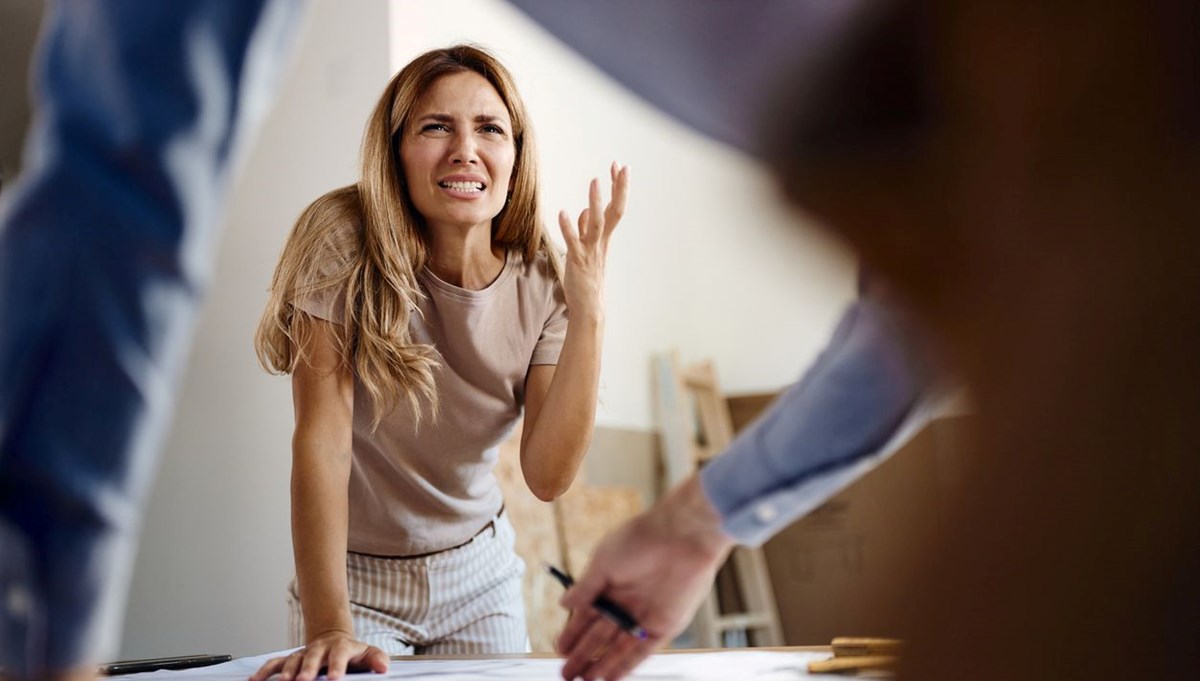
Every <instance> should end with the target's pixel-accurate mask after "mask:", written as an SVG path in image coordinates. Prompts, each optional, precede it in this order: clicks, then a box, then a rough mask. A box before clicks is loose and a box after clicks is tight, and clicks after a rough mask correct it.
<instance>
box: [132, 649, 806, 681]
mask: <svg viewBox="0 0 1200 681" xmlns="http://www.w3.org/2000/svg"><path fill="white" fill-rule="evenodd" d="M290 652H291V650H284V651H280V652H276V653H268V654H266V655H258V656H255V657H243V658H238V659H236V660H233V661H231V662H225V663H224V664H218V665H213V666H211V667H202V668H199V669H185V670H181V671H159V672H147V673H144V674H131V675H129V676H128V677H126V678H128V679H129V680H130V681H134V680H135V679H136V680H144V679H161V680H162V681H175V680H178V681H184V680H185V679H211V680H212V681H245V679H246V678H247V677H249V676H250V675H251V674H252V673H254V672H255V671H256V670H257V669H258V668H259V667H260V666H262V664H263V663H264V662H266V661H267V660H269V659H271V658H273V657H280V656H282V655H287V654H288V653H290ZM828 657H829V653H809V652H784V651H764V650H723V651H718V652H707V653H669V654H660V655H652V656H651V657H650V658H649V659H647V660H646V661H645V662H643V663H642V664H641V666H639V667H638V668H637V669H636V670H635V671H634V673H633V674H631V675H629V676H627V677H626V678H627V679H628V680H629V681H732V680H735V679H736V680H737V681H794V680H795V679H807V678H828V677H827V676H825V677H815V676H813V677H810V676H809V674H808V673H807V671H806V670H807V668H808V663H809V662H811V661H813V660H821V659H826V658H828ZM562 664H563V661H562V660H561V659H556V658H530V659H522V658H507V657H498V658H495V659H490V660H489V659H470V660H427V659H422V658H421V657H420V656H416V657H409V658H405V659H400V660H392V662H391V664H390V666H389V669H388V672H387V674H353V675H347V676H346V677H344V678H346V679H349V680H351V681H375V680H376V679H378V680H379V681H383V680H384V679H410V680H412V681H487V680H488V679H521V680H522V681H561V679H562V676H561V670H562ZM319 678H320V679H324V678H325V677H324V676H321V677H319Z"/></svg>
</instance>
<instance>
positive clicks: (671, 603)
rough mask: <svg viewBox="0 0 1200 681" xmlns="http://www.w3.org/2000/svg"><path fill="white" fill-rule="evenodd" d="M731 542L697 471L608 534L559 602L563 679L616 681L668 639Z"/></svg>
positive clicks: (689, 613) (700, 595) (704, 590)
mask: <svg viewBox="0 0 1200 681" xmlns="http://www.w3.org/2000/svg"><path fill="white" fill-rule="evenodd" d="M732 547H733V541H732V540H731V539H730V538H729V537H728V536H727V535H725V534H724V533H723V532H722V531H721V521H720V516H718V515H717V513H716V511H715V510H714V509H713V508H712V506H711V504H709V502H708V499H707V498H705V496H704V492H703V491H702V490H701V488H700V484H699V478H697V477H696V476H693V477H691V478H689V479H688V480H687V481H686V482H684V483H683V484H681V485H680V486H679V487H677V488H675V489H674V490H672V491H671V492H670V493H669V494H668V495H667V496H666V497H665V498H664V499H662V500H661V501H660V502H659V503H658V504H656V505H655V506H654V507H652V508H651V509H650V510H648V511H647V512H645V513H643V514H642V515H640V516H638V517H636V518H634V519H633V520H630V521H629V522H627V523H626V524H625V525H623V526H621V527H620V528H618V529H617V530H616V531H614V532H613V533H611V534H610V535H608V537H606V538H605V539H604V541H602V542H601V543H600V545H599V546H598V547H597V548H596V551H595V553H594V554H593V555H592V559H591V562H590V563H589V565H588V567H587V570H586V571H585V572H584V573H583V574H582V575H581V576H580V577H579V580H578V581H577V582H576V583H575V584H574V586H571V587H570V588H569V589H568V590H567V593H566V594H564V595H563V598H562V600H561V601H560V602H561V603H562V605H563V606H564V607H566V608H569V609H570V610H571V617H570V619H569V620H568V621H567V625H566V627H564V628H563V631H562V633H561V634H560V635H559V638H558V642H557V649H558V652H559V653H560V654H562V655H563V656H564V657H565V658H566V661H565V663H564V664H563V670H562V676H563V678H564V679H568V680H571V679H575V678H578V677H583V676H586V677H587V678H591V679H600V678H603V679H607V680H608V681H617V680H618V679H620V678H622V677H624V676H625V675H627V674H628V673H629V672H630V671H632V670H633V668H634V667H636V666H637V665H638V664H639V663H640V662H641V661H642V660H644V659H645V658H646V657H647V656H649V655H650V654H651V653H653V652H654V651H655V650H657V649H659V648H661V647H662V646H663V645H664V644H665V643H668V642H670V641H671V640H672V639H673V638H674V637H675V636H677V635H678V634H679V633H680V632H681V631H683V629H684V628H685V627H686V626H687V624H688V622H690V621H691V617H692V614H693V613H695V611H696V609H697V608H698V607H699V605H700V603H701V602H702V601H703V600H704V598H705V596H707V595H708V592H709V590H710V589H711V588H712V583H713V578H714V576H715V574H716V571H717V568H718V567H719V566H720V564H721V562H722V561H723V560H724V558H725V556H726V555H728V553H729V550H730V549H731V548H732ZM614 611H615V612H614ZM622 616H624V617H626V618H628V620H625V619H623V618H622ZM643 634H644V635H643Z"/></svg>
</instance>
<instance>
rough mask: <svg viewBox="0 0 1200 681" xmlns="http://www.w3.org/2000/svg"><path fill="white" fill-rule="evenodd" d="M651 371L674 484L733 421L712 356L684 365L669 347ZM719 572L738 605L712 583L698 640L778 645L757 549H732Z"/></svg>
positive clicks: (725, 436) (717, 444) (723, 440)
mask: <svg viewBox="0 0 1200 681" xmlns="http://www.w3.org/2000/svg"><path fill="white" fill-rule="evenodd" d="M654 373H655V384H656V387H657V393H658V408H659V424H660V428H661V435H662V445H663V459H664V463H665V466H664V468H665V473H666V482H667V485H668V486H674V485H676V484H678V483H679V482H681V481H682V480H683V479H684V478H686V477H688V476H689V475H691V474H692V473H693V472H695V471H696V469H697V468H699V467H700V466H702V465H703V464H704V463H705V462H706V461H708V460H709V459H711V458H712V457H714V456H716V455H718V454H720V453H721V452H723V451H725V449H726V448H727V447H728V446H729V443H730V442H731V441H732V440H733V422H732V420H731V419H730V416H729V405H728V404H727V403H726V402H725V398H724V396H723V395H722V394H721V391H720V388H719V386H718V384H717V374H716V371H715V369H714V368H713V363H712V362H711V361H705V362H700V363H697V364H693V365H689V366H687V367H683V366H681V365H680V362H679V356H678V354H677V353H675V352H671V353H669V354H665V355H658V356H656V357H655V359H654ZM721 571H722V574H723V575H726V574H728V575H730V576H731V581H732V584H733V588H734V590H735V591H736V593H735V594H732V595H733V596H734V597H733V598H727V599H726V600H729V601H734V602H735V603H740V605H741V607H740V608H739V607H736V606H734V607H732V608H731V607H729V605H728V604H724V603H722V602H721V601H720V600H719V599H718V590H717V589H716V588H715V585H714V589H713V591H712V592H710V593H709V595H708V598H706V599H705V601H704V604H703V605H702V606H701V607H700V610H699V611H697V613H696V618H695V620H694V625H695V632H696V639H697V640H696V643H697V645H698V646H699V647H701V648H721V647H730V646H733V645H736V644H737V643H739V642H742V645H747V644H749V645H756V646H781V645H783V632H782V629H781V628H780V625H779V610H778V608H777V607H776V604H775V592H774V590H773V589H772V588H771V577H770V575H769V574H768V572H767V563H766V559H765V558H764V557H763V553H762V550H761V549H757V548H754V549H752V548H746V547H741V546H739V547H737V548H735V549H734V550H733V554H732V556H731V557H730V559H729V561H727V562H726V564H725V566H724V567H722V568H721ZM719 581H720V578H719ZM726 595H729V594H728V593H726ZM722 606H725V607H722ZM730 610H734V611H733V612H729V611H730Z"/></svg>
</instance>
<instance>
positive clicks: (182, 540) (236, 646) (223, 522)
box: [121, 0, 388, 657]
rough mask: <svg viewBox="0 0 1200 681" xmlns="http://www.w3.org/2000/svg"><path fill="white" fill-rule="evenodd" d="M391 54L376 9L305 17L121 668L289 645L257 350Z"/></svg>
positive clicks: (156, 516)
mask: <svg viewBox="0 0 1200 681" xmlns="http://www.w3.org/2000/svg"><path fill="white" fill-rule="evenodd" d="M387 41H388V38H387V7H386V4H385V3H383V2H381V1H377V2H354V3H347V2H340V1H336V0H319V1H317V2H314V3H312V5H311V10H310V14H309V16H308V17H307V21H306V28H305V33H304V35H303V36H302V38H301V41H300V43H299V44H298V45H297V49H296V54H295V56H294V61H293V63H292V64H291V67H290V71H289V72H288V74H287V77H286V78H285V80H284V82H283V83H282V88H281V91H280V93H279V97H278V99H277V101H276V104H275V108H274V111H273V112H272V113H271V115H270V116H269V117H268V118H267V120H266V122H265V124H264V125H263V127H262V129H261V130H260V131H259V135H258V138H257V141H256V144H255V147H254V148H253V149H252V151H251V152H250V154H249V156H248V158H246V160H245V164H244V166H243V167H242V169H241V173H240V179H239V181H238V184H237V188H236V190H235V192H234V194H233V197H232V201H231V204H230V207H229V211H228V216H227V219H226V224H225V227H224V235H223V238H222V243H221V248H220V253H219V256H218V263H217V268H216V273H215V274H216V276H215V277H214V281H213V285H212V287H211V289H210V290H209V294H208V301H207V303H206V305H205V308H204V311H203V314H202V317H201V319H200V323H199V325H198V328H197V331H196V336H195V339H194V341H193V347H192V353H191V359H190V362H189V366H188V368H187V371H186V373H185V375H184V380H183V386H182V391H181V393H180V394H179V396H178V404H177V411H176V415H175V422H174V426H173V428H172V432H171V434H170V436H169V439H168V441H167V444H166V449H165V451H164V453H163V460H162V463H161V467H160V470H159V475H158V480H157V482H156V484H155V487H154V490H153V493H152V495H151V499H150V504H149V508H148V512H147V514H146V520H145V528H144V532H143V535H142V546H141V550H140V552H139V555H138V560H137V566H136V568H135V572H134V577H133V579H134V581H133V585H132V590H131V596H130V602H129V609H128V612H127V615H126V625H125V636H124V642H123V644H122V649H121V655H122V657H154V656H160V655H171V654H185V653H194V652H200V651H208V652H228V653H233V654H235V655H247V654H251V653H261V652H265V651H268V650H278V649H280V648H282V647H284V646H285V645H286V643H287V629H286V623H287V617H286V610H285V607H284V587H285V586H286V583H287V580H288V579H290V577H291V575H292V549H291V536H290V530H289V522H288V508H289V506H288V505H289V499H288V474H289V469H290V458H291V453H290V446H291V429H292V403H291V391H290V384H289V383H288V381H287V379H286V378H279V377H272V376H268V375H267V374H265V373H264V372H263V371H262V369H260V368H259V367H258V364H257V362H256V360H255V357H254V351H253V347H252V338H253V334H254V328H255V326H256V325H257V323H258V318H259V315H260V314H261V313H262V310H263V307H264V305H265V304H266V299H267V296H266V290H267V286H268V284H269V282H270V277H271V273H272V271H273V269H274V266H275V262H276V261H277V259H278V257H279V252H280V250H281V248H282V246H283V242H284V239H285V237H286V236H287V233H288V231H289V230H290V229H291V226H292V223H293V222H294V220H295V218H296V216H297V215H298V214H299V212H300V211H301V209H303V208H304V206H305V205H307V204H308V202H310V201H312V200H313V199H314V198H316V197H317V196H318V195H319V194H321V193H322V192H324V191H326V190H328V189H332V188H333V187H335V186H338V185H342V184H347V183H349V182H352V181H354V178H355V175H356V172H357V170H356V168H357V158H358V147H359V141H360V140H361V137H362V129H363V125H364V123H365V122H366V120H367V116H368V115H369V114H370V110H371V107H373V106H374V104H375V100H376V98H377V97H378V95H379V92H380V91H381V90H382V88H383V84H384V82H385V81H386V79H387V77H388V64H387V59H388V57H387Z"/></svg>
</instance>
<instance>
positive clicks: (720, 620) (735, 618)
mask: <svg viewBox="0 0 1200 681" xmlns="http://www.w3.org/2000/svg"><path fill="white" fill-rule="evenodd" d="M714 624H715V625H716V628H717V630H718V631H726V630H728V629H762V628H765V627H770V626H773V625H774V622H773V621H772V618H771V616H770V615H764V614H762V613H755V612H744V613H737V614H734V615H720V616H718V617H717V620H716V622H714Z"/></svg>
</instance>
